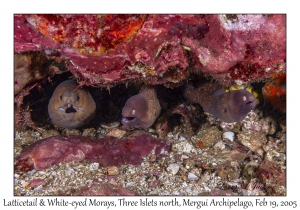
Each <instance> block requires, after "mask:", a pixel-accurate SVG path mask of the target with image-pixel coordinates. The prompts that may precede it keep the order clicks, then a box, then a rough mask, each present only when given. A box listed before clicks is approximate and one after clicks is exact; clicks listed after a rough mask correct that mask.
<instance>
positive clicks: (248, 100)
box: [184, 83, 256, 123]
mask: <svg viewBox="0 0 300 210" xmlns="http://www.w3.org/2000/svg"><path fill="white" fill-rule="evenodd" d="M184 97H185V98H186V99H188V100H189V101H191V102H193V103H199V104H200V105H201V106H202V108H203V110H204V111H205V112H208V113H210V114H212V115H214V116H215V117H217V118H219V119H220V120H222V121H224V122H227V123H232V122H239V121H241V120H242V119H243V118H244V117H245V116H246V115H247V114H248V113H249V112H250V111H251V110H252V109H254V107H255V106H256V102H255V100H256V99H255V96H254V95H253V94H251V93H249V92H248V91H246V90H244V89H241V90H232V91H228V92H225V90H224V89H223V87H222V86H221V85H219V84H217V83H204V84H200V85H199V86H194V85H193V84H191V83H188V84H186V86H185V89H184Z"/></svg>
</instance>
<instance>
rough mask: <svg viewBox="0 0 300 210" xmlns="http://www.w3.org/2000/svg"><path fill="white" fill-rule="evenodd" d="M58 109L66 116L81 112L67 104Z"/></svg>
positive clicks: (79, 109) (80, 109)
mask: <svg viewBox="0 0 300 210" xmlns="http://www.w3.org/2000/svg"><path fill="white" fill-rule="evenodd" d="M58 109H59V110H60V111H62V112H64V113H66V114H68V113H76V112H80V111H82V108H77V107H75V106H73V105H72V104H67V105H66V106H63V107H59V108H58Z"/></svg>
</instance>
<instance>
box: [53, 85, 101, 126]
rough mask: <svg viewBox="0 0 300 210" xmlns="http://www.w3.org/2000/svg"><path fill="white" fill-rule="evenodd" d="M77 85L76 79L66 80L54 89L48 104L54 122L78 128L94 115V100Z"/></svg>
mask: <svg viewBox="0 0 300 210" xmlns="http://www.w3.org/2000/svg"><path fill="white" fill-rule="evenodd" d="M77 87H78V83H77V82H76V80H66V81H64V82H62V83H60V84H59V85H58V86H57V88H56V89H55V91H54V93H53V95H52V97H51V99H50V101H49V105H48V113H49V115H50V118H51V119H52V121H53V123H54V124H56V125H58V126H61V127H64V128H78V127H81V126H83V125H85V124H86V123H88V122H89V121H90V120H91V119H92V118H93V117H94V115H95V113H96V103H95V101H94V100H93V98H92V96H91V95H90V93H89V92H88V91H87V90H86V89H84V88H77ZM76 88H77V89H76Z"/></svg>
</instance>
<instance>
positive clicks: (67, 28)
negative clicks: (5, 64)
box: [14, 14, 286, 86]
mask: <svg viewBox="0 0 300 210" xmlns="http://www.w3.org/2000/svg"><path fill="white" fill-rule="evenodd" d="M285 31H286V16H285V15H279V14H275V15H155V14H154V15H15V40H14V41H15V52H25V51H32V50H44V51H45V52H47V53H50V54H51V53H53V52H57V53H60V54H61V57H62V58H64V59H70V60H68V62H67V66H68V68H69V69H70V70H71V72H72V73H73V74H74V75H75V76H76V77H77V78H80V80H82V81H81V83H82V84H85V85H90V86H95V85H96V86H109V85H112V84H115V83H118V82H126V81H141V80H143V81H146V82H147V83H148V84H164V85H173V86H174V85H175V84H176V83H180V82H181V81H183V80H185V79H187V78H188V77H189V75H190V70H189V69H194V70H193V71H196V72H197V71H200V72H206V73H208V74H210V75H213V76H214V78H215V79H217V80H218V81H219V82H220V83H222V84H232V83H239V84H241V83H249V82H252V81H256V80H261V79H263V78H266V77H268V76H269V75H270V74H272V73H277V72H280V71H285V58H286V52H285V51H286V44H285V43H286V33H285ZM216 73H217V74H216ZM95 75H97V77H95Z"/></svg>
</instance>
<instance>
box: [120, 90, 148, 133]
mask: <svg viewBox="0 0 300 210" xmlns="http://www.w3.org/2000/svg"><path fill="white" fill-rule="evenodd" d="M147 110H148V104H147V101H146V99H145V98H144V97H143V95H142V94H137V95H135V96H132V97H130V98H129V99H128V100H127V101H126V104H125V106H124V107H123V109H122V115H123V118H122V121H121V122H122V124H123V125H125V126H134V127H142V128H143V127H144V125H143V118H144V117H145V115H146V112H147Z"/></svg>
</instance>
